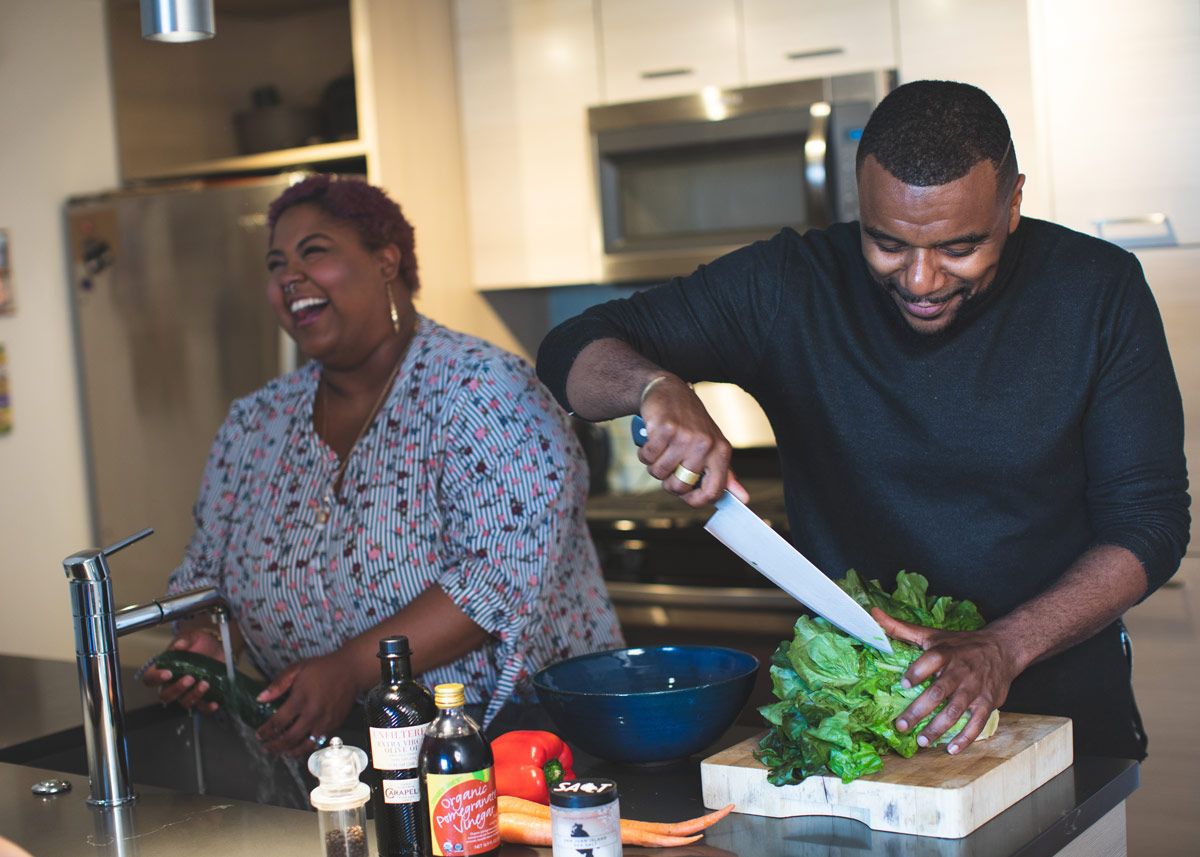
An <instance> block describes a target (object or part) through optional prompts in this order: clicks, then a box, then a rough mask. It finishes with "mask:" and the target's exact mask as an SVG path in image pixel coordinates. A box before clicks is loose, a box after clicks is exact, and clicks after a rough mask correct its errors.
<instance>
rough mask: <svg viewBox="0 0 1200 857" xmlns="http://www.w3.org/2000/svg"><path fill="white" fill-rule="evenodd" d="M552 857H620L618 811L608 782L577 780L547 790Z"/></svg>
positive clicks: (614, 794)
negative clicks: (583, 856)
mask: <svg viewBox="0 0 1200 857" xmlns="http://www.w3.org/2000/svg"><path fill="white" fill-rule="evenodd" d="M550 837H551V844H552V845H553V847H554V857H580V856H581V855H588V857H622V849H621V807H620V803H619V802H618V801H617V784H616V783H614V782H613V781H612V780H603V779H578V780H568V781H565V782H561V783H559V784H558V785H556V786H555V787H554V788H553V789H551V790H550Z"/></svg>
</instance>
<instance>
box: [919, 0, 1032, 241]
mask: <svg viewBox="0 0 1200 857" xmlns="http://www.w3.org/2000/svg"><path fill="white" fill-rule="evenodd" d="M896 33H897V45H898V48H897V50H898V56H897V58H896V67H897V69H898V70H899V72H900V82H901V83H908V82H910V81H914V80H930V79H932V80H957V81H961V82H963V83H970V84H972V85H974V86H978V87H979V88H980V89H982V90H983V91H984V92H986V93H987V94H988V95H990V96H991V97H992V100H993V101H995V102H996V104H998V105H999V106H1000V109H1001V110H1003V111H1004V116H1005V118H1006V119H1008V126H1009V129H1010V130H1011V132H1012V138H1013V148H1014V150H1015V151H1016V153H1017V165H1018V167H1019V168H1020V170H1021V172H1022V173H1025V175H1026V181H1025V190H1024V194H1023V201H1022V206H1021V210H1022V211H1023V212H1024V213H1025V214H1027V215H1029V216H1031V217H1040V218H1047V217H1049V216H1050V175H1049V171H1048V169H1047V168H1046V166H1045V158H1044V155H1043V152H1044V147H1043V144H1042V142H1041V136H1040V133H1039V128H1038V121H1037V110H1036V105H1037V99H1036V98H1035V97H1034V82H1033V55H1032V52H1031V50H1030V43H1029V39H1030V28H1029V12H1028V0H987V2H981V0H897V3H896ZM999 46H1003V47H1002V48H1001V47H999Z"/></svg>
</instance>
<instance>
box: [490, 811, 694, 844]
mask: <svg viewBox="0 0 1200 857" xmlns="http://www.w3.org/2000/svg"><path fill="white" fill-rule="evenodd" d="M701 838H703V837H702V836H700V835H697V836H667V835H664V834H662V833H655V832H653V831H650V830H639V829H638V828H636V827H626V826H625V825H624V824H622V825H621V844H622V845H644V846H647V847H650V848H674V847H675V846H677V845H690V844H692V843H693V842H695V841H696V840H697V839H701ZM500 839H501V840H502V841H504V842H508V843H511V844H513V845H551V844H552V837H551V834H550V819H549V818H541V817H540V816H536V815H526V814H525V813H523V812H504V811H501V813H500Z"/></svg>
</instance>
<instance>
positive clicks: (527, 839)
mask: <svg viewBox="0 0 1200 857" xmlns="http://www.w3.org/2000/svg"><path fill="white" fill-rule="evenodd" d="M500 839H501V840H502V841H504V842H511V843H512V844H513V845H552V844H553V841H552V839H551V837H550V819H548V818H538V817H537V816H535V815H525V814H524V813H521V812H504V811H501V812H500Z"/></svg>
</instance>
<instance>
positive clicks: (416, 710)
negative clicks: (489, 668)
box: [365, 636, 437, 857]
mask: <svg viewBox="0 0 1200 857" xmlns="http://www.w3.org/2000/svg"><path fill="white" fill-rule="evenodd" d="M411 656H412V651H411V650H410V649H409V647H408V638H407V637H400V636H397V637H384V638H383V639H382V640H380V641H379V655H378V658H379V672H380V676H381V681H380V683H379V684H378V685H377V686H376V687H375V688H373V689H372V690H371V692H370V693H369V694H367V699H366V703H365V706H366V710H367V725H368V726H369V727H370V728H371V767H372V768H373V771H372V774H373V776H372V777H371V805H372V808H373V809H374V813H375V842H376V845H377V846H378V849H379V852H378V853H379V857H428V852H427V850H426V848H425V842H426V841H427V839H428V836H427V832H426V827H427V826H428V823H429V821H428V813H427V812H426V811H425V808H424V805H423V802H422V800H421V781H420V773H419V771H418V770H417V758H418V754H419V752H420V749H421V742H422V741H423V740H424V738H425V730H426V729H427V728H428V727H429V724H430V723H431V722H433V718H434V716H435V715H436V714H437V706H435V705H434V704H433V694H431V693H430V692H429V690H428V689H427V688H425V687H423V686H422V685H420V684H418V683H417V682H415V681H413V677H412V663H411V661H410V660H409V658H410V657H411Z"/></svg>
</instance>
